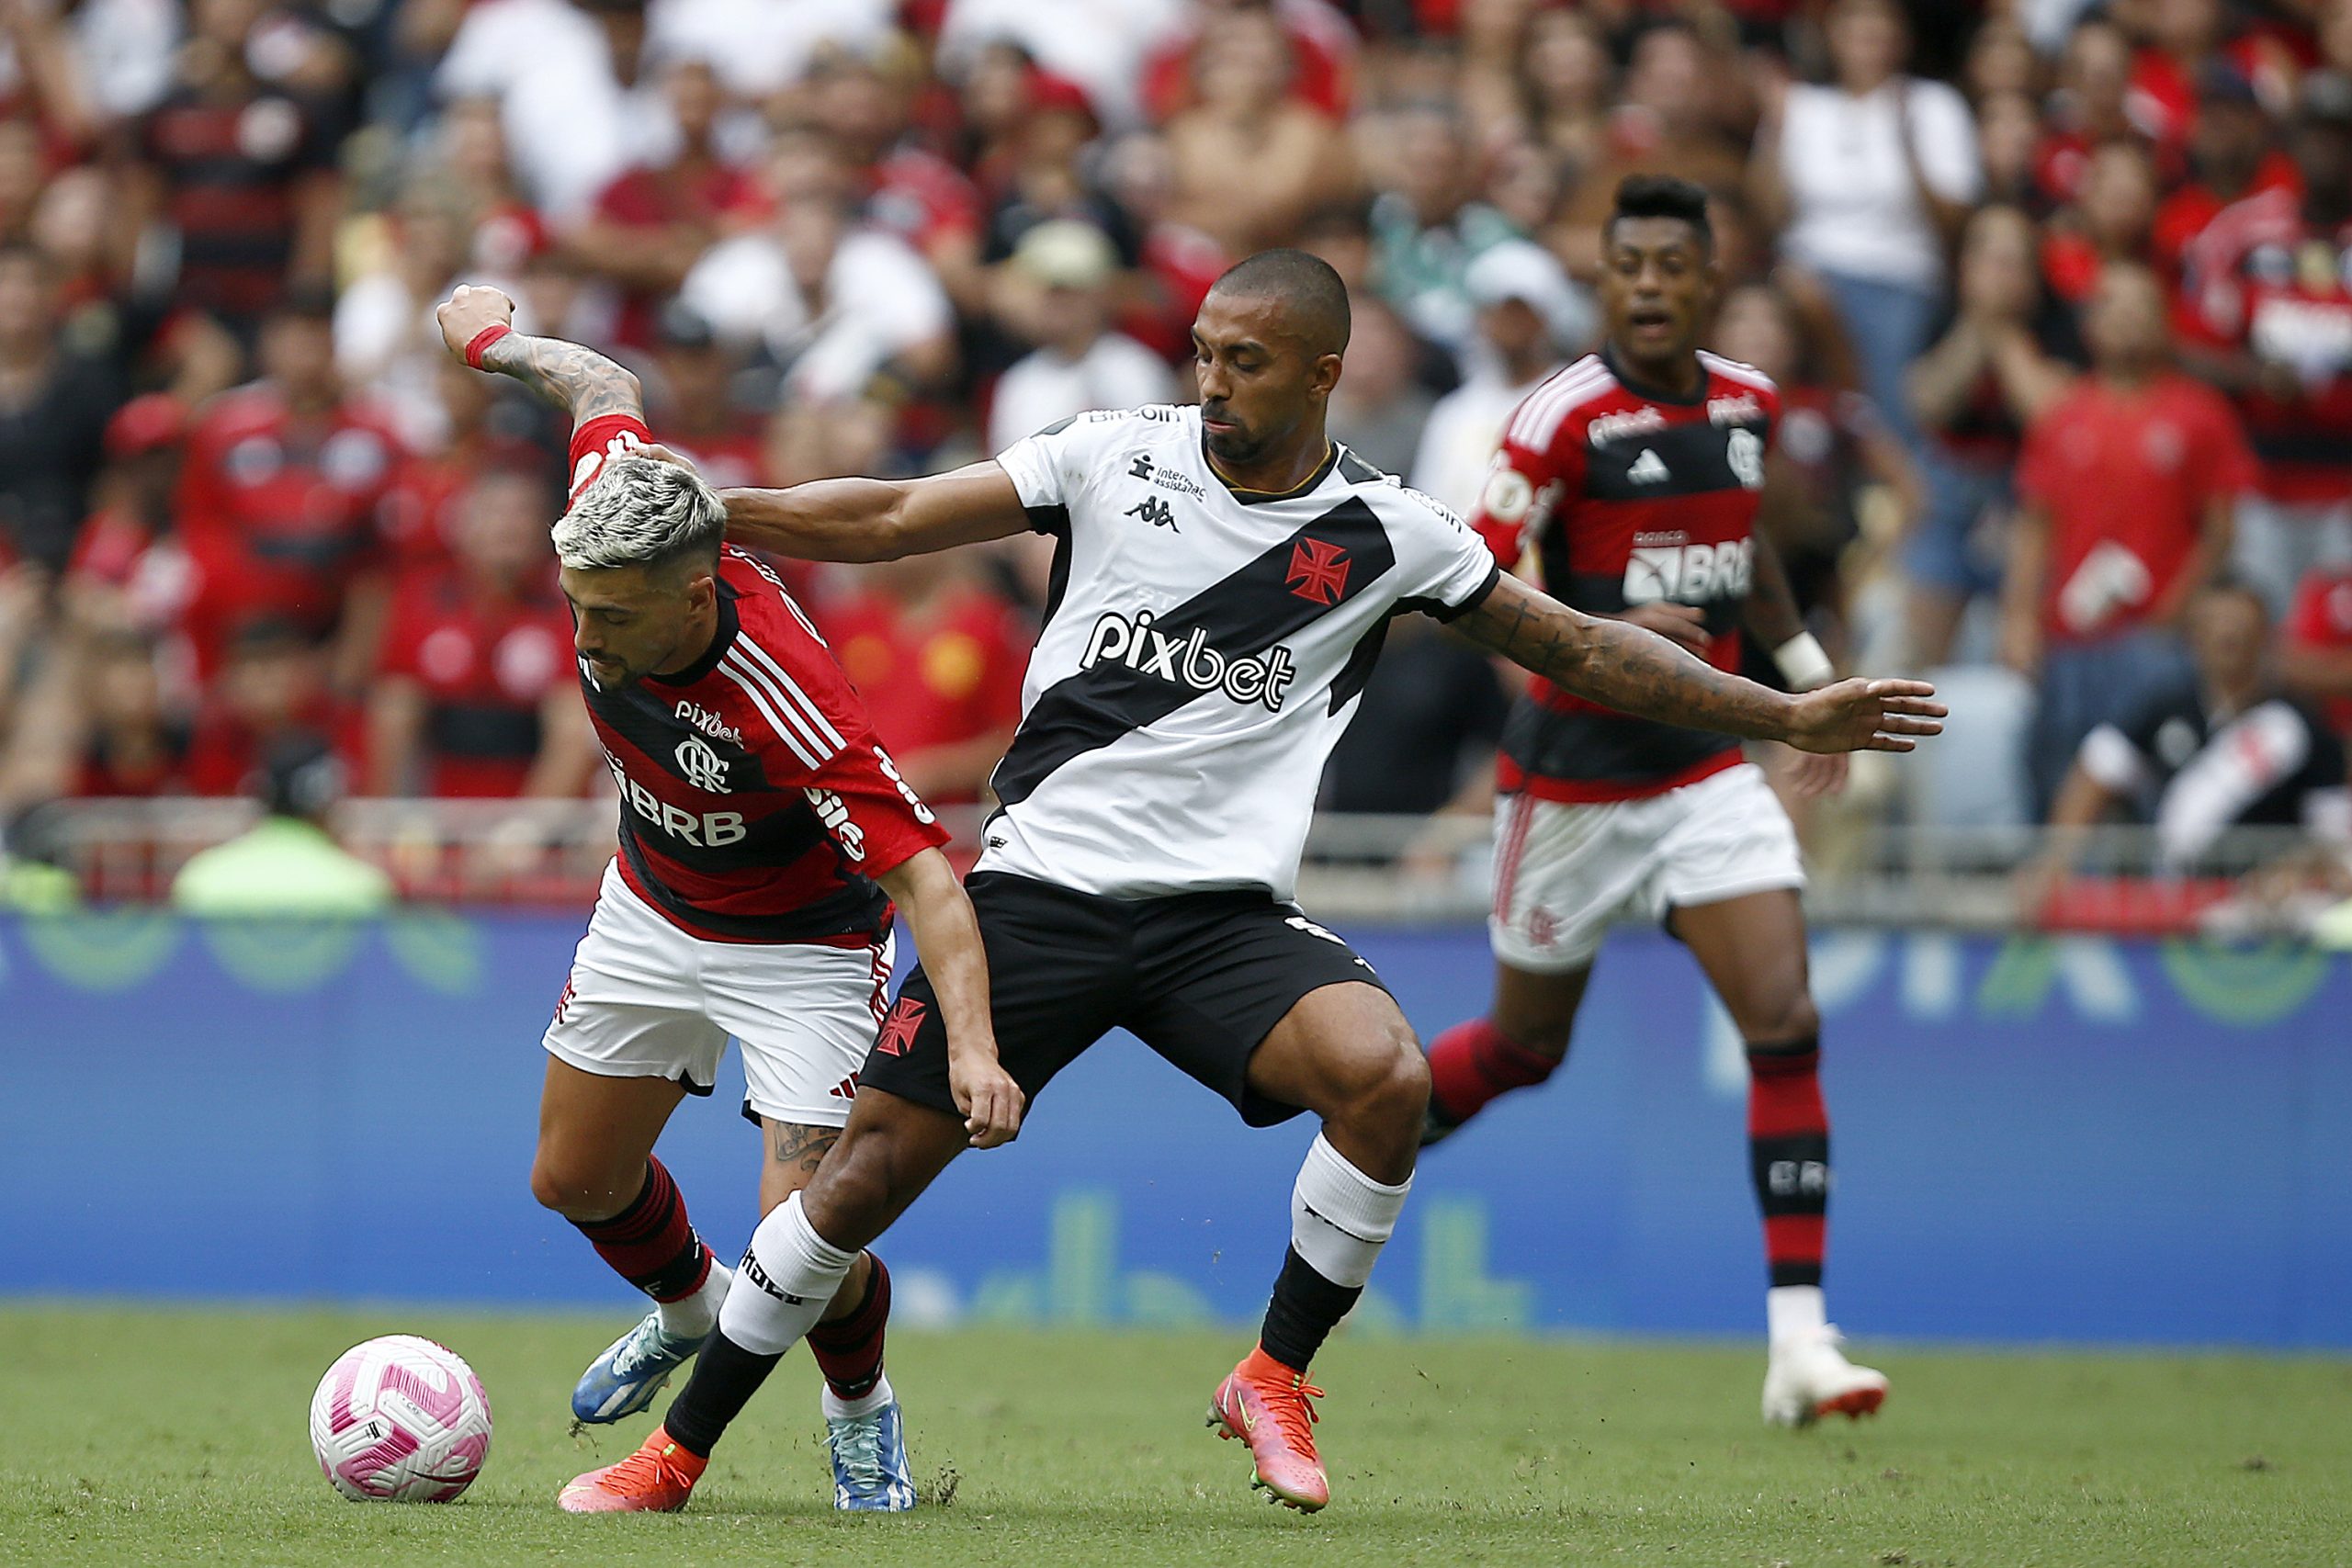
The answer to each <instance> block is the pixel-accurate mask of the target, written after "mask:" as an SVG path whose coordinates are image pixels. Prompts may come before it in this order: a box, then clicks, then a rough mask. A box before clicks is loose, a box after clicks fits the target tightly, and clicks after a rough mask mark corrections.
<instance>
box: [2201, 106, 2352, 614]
mask: <svg viewBox="0 0 2352 1568" xmlns="http://www.w3.org/2000/svg"><path fill="white" fill-rule="evenodd" d="M2289 151H2290V152H2291V153H2292V155H2293V158H2294V162H2295V167H2296V172H2297V174H2298V175H2300V176H2301V186H2302V189H2301V193H2300V194H2299V193H2297V192H2296V191H2294V190H2292V189H2290V188H2287V187H2284V186H2281V187H2276V188H2273V189H2270V190H2266V191H2263V192H2260V193H2258V194H2256V195H2254V196H2250V197H2246V198H2245V200H2244V201H2241V202H2239V203H2237V204H2236V205H2235V206H2233V207H2230V208H2227V209H2224V210H2223V211H2222V213H2221V215H2220V216H2218V217H2216V218H2215V219H2214V220H2213V221H2212V223H2211V225H2210V226H2209V227H2208V228H2207V229H2206V230H2205V231H2204V232H2203V233H2201V234H2199V236H2198V237H2197V238H2196V239H2195V240H2194V241H2192V242H2191V243H2189V246H2188V253H2187V255H2188V265H2187V269H2186V270H2187V280H2186V284H2185V287H2186V288H2187V289H2188V298H2189V301H2190V304H2191V307H2192V312H2193V314H2192V328H2191V335H2190V360H2189V363H2190V365H2191V367H2192V368H2194V369H2195V370H2196V372H2197V373H2198V374H2199V376H2200V377H2201V378H2205V379H2208V380H2210V381H2211V382H2212V383H2213V384H2215V385H2217V386H2220V387H2222V388H2225V389H2228V390H2229V391H2230V392H2231V393H2232V394H2233V396H2234V397H2235V399H2236V400H2237V405H2238V408H2239V410H2240V412H2242V413H2243V414H2244V415H2245V422H2246V425H2247V428H2248V429H2249V430H2250V431H2251V433H2252V434H2253V438H2254V449H2255V451H2256V454H2257V455H2258V456H2259V457H2261V459H2262V484H2261V490H2260V493H2259V494H2257V495H2255V496H2251V497H2249V498H2248V499H2247V502H2246V504H2245V506H2244V507H2243V508H2242V509H2241V511H2240V513H2239V528H2240V540H2241V550H2240V553H2239V557H2238V562H2237V564H2238V568H2239V570H2241V571H2242V572H2243V573H2244V574H2245V576H2246V577H2247V578H2248V579H2249V580H2251V581H2253V582H2254V584H2255V585H2256V587H2257V588H2259V589H2260V590H2261V591H2262V592H2263V594H2264V595H2265V597H2266V598H2267V599H2268V600H2269V602H2270V604H2271V606H2272V608H2273V609H2274V610H2279V609H2283V608H2284V606H2285V604H2287V601H2288V598H2289V596H2290V594H2291V593H2292V592H2293V590H2294V585H2295V583H2296V581H2298V580H2299V579H2300V578H2301V576H2302V575H2303V573H2304V572H2305V571H2306V570H2309V568H2310V567H2311V566H2312V565H2313V564H2314V563H2318V562H2335V561H2342V560H2352V78H2346V77H2343V76H2337V75H2333V74H2314V75H2313V76H2312V77H2311V78H2309V80H2308V81H2307V82H2306V83H2305V85H2304V92H2303V100H2302V105H2301V110H2300V112H2299V114H2298V116H2297V118H2296V119H2295V122H2294V124H2293V126H2292V127H2291V129H2290V138H2289Z"/></svg>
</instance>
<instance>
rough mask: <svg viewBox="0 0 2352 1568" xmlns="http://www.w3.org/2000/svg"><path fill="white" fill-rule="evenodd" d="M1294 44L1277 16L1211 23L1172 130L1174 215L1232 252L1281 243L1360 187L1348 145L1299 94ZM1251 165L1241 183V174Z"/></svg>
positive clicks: (1261, 13) (1247, 11) (1238, 14)
mask: <svg viewBox="0 0 2352 1568" xmlns="http://www.w3.org/2000/svg"><path fill="white" fill-rule="evenodd" d="M1297 71H1298V62H1297V56H1296V53H1295V44H1294V42H1293V40H1292V39H1291V37H1290V35H1289V34H1288V33H1286V32H1285V31H1284V30H1283V26H1282V24H1281V23H1280V22H1279V21H1277V20H1276V19H1275V17H1274V16H1273V13H1272V11H1271V10H1270V9H1266V8H1262V7H1258V6H1234V7H1230V8H1227V9H1226V10H1224V11H1222V12H1220V13H1219V14H1217V15H1216V16H1215V17H1212V18H1211V19H1210V20H1209V21H1208V22H1207V23H1206V25H1205V26H1204V28H1203V30H1202V33H1201V37H1200V39H1199V42H1198V45H1197V47H1196V49H1195V51H1194V53H1193V81H1194V85H1195V88H1196V92H1195V94H1194V102H1193V106H1192V107H1189V108H1187V109H1185V110H1184V111H1183V112H1182V114H1179V115H1177V116H1176V117H1175V118H1173V119H1171V120H1170V121H1169V123H1168V146H1169V151H1170V154H1171V156H1172V158H1173V160H1174V164H1175V182H1176V199H1175V203H1174V207H1173V210H1172V212H1171V216H1172V217H1174V218H1175V220H1177V221H1178V222H1181V223H1184V224H1187V225H1189V226H1190V227H1192V228H1194V229H1197V230H1199V231H1201V232H1203V233H1204V234H1206V235H1208V236H1209V237H1210V238H1211V239H1213V240H1215V241H1216V242H1217V243H1219V244H1220V245H1222V246H1223V247H1224V248H1225V250H1226V251H1227V254H1232V255H1237V256H1240V255H1248V254H1250V252H1252V251H1256V250H1262V249H1264V248H1265V247H1267V246H1268V245H1273V244H1279V243H1282V242H1283V240H1285V239H1286V238H1288V236H1289V235H1291V234H1292V233H1293V232H1295V231H1296V230H1297V227H1298V221H1299V220H1300V219H1301V218H1303V217H1304V216H1306V213H1307V212H1308V211H1309V210H1310V209H1313V208H1315V207H1316V206H1317V205H1318V204H1320V203H1321V202H1323V201H1326V200H1329V199H1331V198H1333V197H1340V196H1344V195H1346V194H1348V193H1349V192H1350V191H1351V189H1352V187H1353V186H1354V184H1355V169H1354V160H1353V158H1352V156H1351V153H1350V152H1349V148H1348V143H1347V139H1346V138H1345V137H1344V136H1342V135H1341V134H1340V131H1339V130H1337V129H1336V128H1335V127H1334V126H1333V125H1332V123H1331V121H1330V120H1329V118H1327V117H1326V116H1325V115H1324V114H1323V113H1322V112H1321V111H1320V110H1318V109H1316V108H1314V107H1309V106H1308V105H1306V104H1305V103H1302V102H1300V101H1299V100H1298V99H1297V98H1296V97H1294V96H1291V91H1290V90H1291V88H1292V86H1293V85H1294V83H1295V78H1296V74H1297ZM1242 168H1247V169H1248V170H1249V172H1250V173H1249V177H1248V178H1247V179H1242V180H1237V179H1235V178H1234V171H1235V170H1237V169H1242Z"/></svg>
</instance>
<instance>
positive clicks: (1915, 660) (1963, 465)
mask: <svg viewBox="0 0 2352 1568" xmlns="http://www.w3.org/2000/svg"><path fill="white" fill-rule="evenodd" d="M2034 243H2035V234H2034V227H2033V221H2032V220H2030V219H2029V218H2027V217H2026V216H2025V214H2024V213H2022V212H2020V211H2018V209H2016V208H2013V207H1987V208H1984V209H1980V210H1979V211H1978V212H1977V213H1976V214H1975V215H1974V216H1973V217H1972V218H1970V219H1969V220H1968V227H1967V229H1966V230H1965V231H1963V233H1962V239H1961V250H1960V276H1959V280H1958V287H1957V288H1956V289H1955V291H1954V299H1953V304H1954V307H1955V309H1954V313H1953V317H1952V321H1951V325H1950V326H1949V327H1948V328H1946V329H1945V331H1944V333H1943V334H1942V335H1941V336H1940V337H1939V338H1938V339H1937V340H1936V342H1935V344H1933V346H1931V347H1930V348H1929V349H1928V351H1927V352H1926V353H1925V354H1923V355H1920V356H1919V357H1918V358H1917V360H1915V361H1913V362H1912V365H1911V368H1910V371H1909V373H1908V375H1907V376H1906V378H1905V391H1906V393H1907V395H1908V397H1909V400H1910V405H1911V413H1912V417H1913V418H1914V419H1915V420H1916V421H1917V426H1918V428H1919V429H1920V430H1921V431H1923V432H1925V433H1926V435H1927V441H1926V444H1925V448H1924V452H1923V460H1924V467H1925V469H1926V473H1927V477H1928V506H1927V509H1926V510H1925V511H1924V512H1923V513H1920V514H1919V516H1918V518H1917V524H1916V525H1915V526H1914V528H1913V529H1912V531H1911V534H1910V536H1909V538H1908V540H1907V542H1906V544H1905V551H1904V570H1905V577H1906V579H1907V580H1908V584H1909V604H1908V607H1907V611H1906V615H1905V620H1906V622H1907V624H1908V626H1909V632H1910V647H1909V648H1908V649H1906V650H1905V660H1906V668H1909V669H1914V670H1928V669H1933V668H1935V667H1936V666H1938V665H1940V664H1942V663H1944V662H1945V661H1946V660H1949V659H1950V658H1951V652H1952V647H1953V643H1954V639H1955V637H1957V635H1958V633H1959V630H1960V626H1961V618H1962V615H1965V614H1966V613H1967V609H1968V606H1969V604H1971V603H1972V602H1973V601H1974V600H1977V599H1979V598H1984V597H1988V596H1990V595H1992V594H1993V593H1995V592H1997V591H1998V589H1999V587H2000V583H2001V575H2002V572H2003V570H2005V568H2006V565H2007V537H2006V532H2007V525H2008V519H2009V513H2010V509H2011V507H2012V505H2013V504H2014V497H2013V494H2012V481H2013V474H2014V470H2015V469H2016V467H2017V458H2018V446H2019V444H2020V443H2021V442H2022V441H2023V440H2024V438H2025V431H2026V427H2027V426H2028V425H2030V424H2031V423H2034V422H2035V421H2036V420H2037V419H2039V418H2040V417H2041V413H2042V412H2043V411H2044V410H2045V409H2047V408H2048V407H2049V405H2050V404H2051V402H2052V401H2053V400H2055V399H2056V398H2057V397H2058V395H2059V394H2060V393H2062V392H2064V390H2065V389H2066V386H2067V384H2068V382H2069V380H2070V373H2069V372H2068V370H2067V369H2066V367H2065V366H2064V361H2063V359H2062V355H2072V354H2078V353H2079V348H2078V347H2077V346H2076V345H2075V344H2074V342H2073V339H2074V335H2075V333H2074V327H2073V320H2072V318H2071V316H2069V315H2068V314H2067V313H2066V312H2065V311H2064V310H2063V308H2060V307H2058V306H2057V305H2056V304H2055V302H2054V301H2052V300H2050V299H2048V298H2047V296H2046V295H2045V294H2044V292H2043V289H2042V282H2041V272H2040V269H2039V267H2038V265H2036V257H2035V254H2034Z"/></svg>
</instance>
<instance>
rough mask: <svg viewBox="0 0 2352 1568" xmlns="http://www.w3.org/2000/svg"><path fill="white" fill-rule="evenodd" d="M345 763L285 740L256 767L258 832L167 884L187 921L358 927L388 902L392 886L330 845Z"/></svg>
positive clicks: (207, 855) (204, 854)
mask: <svg viewBox="0 0 2352 1568" xmlns="http://www.w3.org/2000/svg"><path fill="white" fill-rule="evenodd" d="M343 772H344V769H343V763H342V762H341V761H338V760H337V759H336V757H335V756H334V753H333V752H332V751H330V750H327V749H326V748H325V747H324V746H323V745H322V744H321V743H320V742H318V741H317V740H315V739H307V738H296V739H287V740H284V741H280V742H278V743H277V744H275V745H273V746H272V747H271V748H270V749H269V750H268V752H267V754H266V756H265V757H264V759H263V760H262V765H261V767H260V769H259V770H258V773H257V776H256V777H255V779H254V782H253V784H251V785H249V786H248V787H249V790H250V793H252V794H254V795H258V796H259V797H260V799H261V802H262V809H263V812H264V816H263V818H262V819H261V821H260V822H258V823H256V824H255V825H254V827H252V828H250V829H247V830H246V831H245V832H243V834H241V835H239V836H238V837H236V838H234V839H232V840H229V841H228V842H227V843H225V844H215V845H213V846H212V847H211V848H210V849H209V850H202V851H199V852H198V853H197V854H195V855H194V856H193V857H191V858H190V859H189V861H188V863H187V864H186V865H184V866H182V867H180V870H179V874H178V875H176V876H175V877H174V878H173V879H172V907H173V908H175V909H177V910H179V911H180V912H181V913H182V914H186V915H199V916H214V917H237V918H243V919H305V920H316V919H365V918H367V917H368V916H370V915H377V914H381V913H382V912H383V911H384V910H385V909H386V908H389V907H390V905H391V902H392V898H393V887H392V879H391V878H390V876H387V875H386V874H384V872H383V871H382V869H381V868H379V867H378V866H374V865H371V864H369V863H368V862H366V861H363V860H361V859H360V858H359V857H358V856H356V855H355V854H353V853H351V852H349V851H347V850H345V849H344V848H343V847H342V846H341V845H339V844H337V843H336V842H335V841H334V838H333V836H332V835H330V834H329V833H328V831H327V829H326V817H327V813H328V811H329V810H330V809H332V808H333V807H334V803H335V801H336V800H337V799H338V798H339V797H340V796H341V795H342V794H343Z"/></svg>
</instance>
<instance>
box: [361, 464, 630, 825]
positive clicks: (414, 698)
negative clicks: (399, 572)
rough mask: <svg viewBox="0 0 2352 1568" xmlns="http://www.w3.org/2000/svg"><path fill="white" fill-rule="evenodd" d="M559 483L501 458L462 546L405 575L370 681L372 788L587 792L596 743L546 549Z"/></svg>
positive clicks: (473, 500)
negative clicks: (436, 563) (432, 566)
mask: <svg viewBox="0 0 2352 1568" xmlns="http://www.w3.org/2000/svg"><path fill="white" fill-rule="evenodd" d="M559 510H560V508H559V507H558V505H557V502H556V496H555V493H554V490H553V487H552V486H550V485H548V484H547V483H545V482H544V481H543V480H541V479H539V478H537V477H536V476H534V475H532V474H530V473H527V472H517V471H514V470H507V471H503V472H500V471H493V472H490V473H486V474H484V475H482V476H481V478H479V479H476V480H474V482H473V484H472V485H471V486H470V487H469V489H468V491H466V494H465V498H464V502H463V524H462V531H461V532H460V534H459V536H458V557H457V559H456V560H455V561H453V562H451V563H450V564H448V565H447V566H446V567H443V568H442V569H440V570H435V571H429V572H427V573H424V574H423V575H419V576H415V577H412V578H410V579H409V580H408V581H404V582H403V583H402V584H401V592H400V596H399V598H398V600H397V601H396V603H395V604H394V606H393V609H392V613H391V619H390V628H389V630H388V632H387V634H386V637H385V641H384V657H383V661H382V664H381V665H380V667H379V670H378V671H377V678H376V680H375V682H373V683H372V684H371V685H370V687H369V689H368V773H367V779H368V793H369V794H370V795H441V796H451V795H578V794H580V793H581V791H582V788H583V787H584V786H585V785H586V784H587V782H588V778H589V775H590V773H591V772H592V771H593V770H594V766H595V754H594V747H593V743H592V741H591V739H590V736H589V734H588V728H587V723H586V720H585V718H584V717H583V716H582V709H581V706H580V702H579V698H578V696H577V695H576V694H575V693H574V690H573V687H574V683H575V682H574V676H573V671H572V655H571V615H570V614H569V612H568V611H567V610H566V609H565V606H564V602H563V597H562V595H561V594H560V593H559V592H556V588H555V573H554V571H553V570H552V569H551V565H550V563H549V560H548V553H547V531H548V519H550V518H551V517H553V516H555V515H556V513H557V512H558V511H559Z"/></svg>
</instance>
